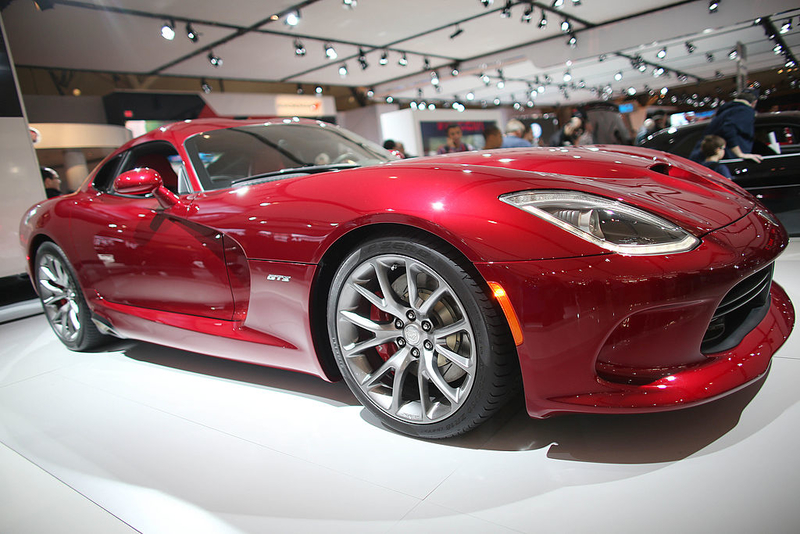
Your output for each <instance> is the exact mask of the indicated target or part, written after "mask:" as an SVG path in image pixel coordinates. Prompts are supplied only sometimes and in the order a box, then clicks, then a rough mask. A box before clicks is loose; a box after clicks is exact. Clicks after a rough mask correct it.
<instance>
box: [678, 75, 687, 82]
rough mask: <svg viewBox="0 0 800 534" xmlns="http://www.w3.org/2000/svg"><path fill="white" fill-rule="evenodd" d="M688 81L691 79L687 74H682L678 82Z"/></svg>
mask: <svg viewBox="0 0 800 534" xmlns="http://www.w3.org/2000/svg"><path fill="white" fill-rule="evenodd" d="M688 80H689V77H688V76H686V75H685V74H681V75H679V76H678V81H679V82H686V81H688Z"/></svg>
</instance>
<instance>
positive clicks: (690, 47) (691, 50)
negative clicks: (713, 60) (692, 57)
mask: <svg viewBox="0 0 800 534" xmlns="http://www.w3.org/2000/svg"><path fill="white" fill-rule="evenodd" d="M695 50H697V47H696V46H695V45H693V44H692V43H690V42H689V41H686V52H687V53H689V54H694V51H695Z"/></svg>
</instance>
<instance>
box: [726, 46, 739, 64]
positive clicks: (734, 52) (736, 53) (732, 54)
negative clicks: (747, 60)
mask: <svg viewBox="0 0 800 534" xmlns="http://www.w3.org/2000/svg"><path fill="white" fill-rule="evenodd" d="M738 58H739V51H738V50H736V49H735V48H734V49H733V50H731V51H730V52H728V59H730V60H731V61H733V60H735V59H738Z"/></svg>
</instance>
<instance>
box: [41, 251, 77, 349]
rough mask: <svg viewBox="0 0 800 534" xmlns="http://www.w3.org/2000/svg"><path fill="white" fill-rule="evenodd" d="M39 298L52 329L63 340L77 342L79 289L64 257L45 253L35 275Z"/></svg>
mask: <svg viewBox="0 0 800 534" xmlns="http://www.w3.org/2000/svg"><path fill="white" fill-rule="evenodd" d="M36 279H37V283H38V285H39V296H40V297H41V298H42V304H43V305H44V311H45V313H46V314H47V318H48V320H49V321H50V324H51V325H53V330H54V331H55V332H56V334H57V335H58V336H59V337H60V338H61V339H62V340H64V341H67V342H74V341H75V340H76V339H77V338H78V336H79V335H80V333H81V321H80V316H79V313H80V308H79V306H80V304H79V302H78V298H79V297H78V288H77V286H76V285H75V282H74V281H73V280H72V278H71V277H70V276H69V274H68V273H67V269H66V267H65V266H64V264H63V263H62V261H61V258H59V257H57V256H55V255H53V254H49V253H47V254H44V255H42V256H41V258H40V260H39V264H38V266H37V273H36Z"/></svg>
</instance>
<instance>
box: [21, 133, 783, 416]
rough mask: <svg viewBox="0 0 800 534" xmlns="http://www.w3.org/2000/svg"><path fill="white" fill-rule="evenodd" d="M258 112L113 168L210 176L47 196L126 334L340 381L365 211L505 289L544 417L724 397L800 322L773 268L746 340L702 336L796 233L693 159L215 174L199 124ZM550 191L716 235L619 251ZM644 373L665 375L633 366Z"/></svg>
mask: <svg viewBox="0 0 800 534" xmlns="http://www.w3.org/2000/svg"><path fill="white" fill-rule="evenodd" d="M256 122H257V121H250V122H242V121H229V120H222V119H214V120H201V121H190V122H186V123H179V124H176V125H172V126H169V127H165V128H161V129H159V130H156V131H154V132H151V133H150V134H147V135H146V136H143V137H142V138H139V139H135V140H133V141H131V142H130V143H128V144H127V145H125V146H123V147H121V148H120V149H119V150H118V151H116V152H115V153H114V154H112V155H111V156H109V158H107V159H106V160H105V162H104V163H103V164H101V165H100V166H99V167H98V168H101V167H103V165H104V164H105V163H108V162H111V161H112V160H114V158H116V157H117V156H118V155H119V154H123V153H125V152H126V151H128V150H129V149H132V148H135V147H139V146H142V145H143V144H144V143H148V142H152V141H164V142H168V143H170V144H171V145H172V146H174V148H175V151H176V152H177V154H178V157H179V158H180V159H181V160H182V161H183V163H184V165H185V169H186V178H187V180H188V182H189V184H190V186H191V187H192V188H193V189H194V192H193V193H190V194H183V195H176V194H174V193H171V192H169V191H166V189H163V187H157V188H155V189H154V190H153V191H154V194H155V196H141V195H139V196H121V195H115V194H109V193H107V192H104V191H101V190H98V189H97V188H95V186H94V185H93V184H94V182H95V178H96V177H97V172H98V171H95V173H93V174H92V175H91V176H90V177H89V178H88V179H87V181H86V183H85V184H84V185H83V186H82V188H81V189H80V190H79V191H78V192H77V193H75V194H73V195H68V196H64V197H60V198H57V199H52V200H50V201H46V202H44V203H41V204H39V205H37V206H36V207H35V208H33V209H32V211H31V212H29V214H28V215H27V216H26V218H25V219H24V220H23V223H22V225H21V242H22V244H23V246H24V247H25V249H26V252H27V253H28V255H29V257H31V258H33V257H35V248H36V246H38V244H39V243H40V242H41V240H43V239H49V240H52V241H55V242H56V243H57V244H59V246H60V247H61V248H62V249H63V250H64V251H65V253H66V255H67V257H68V259H69V261H70V262H71V263H72V265H73V266H74V268H75V270H76V272H77V274H78V278H79V281H80V285H81V287H82V288H83V290H84V293H85V294H86V296H87V298H88V300H89V304H90V306H91V308H92V310H93V312H94V313H95V314H96V315H98V316H99V317H101V318H103V319H104V320H105V321H106V322H107V323H109V324H110V325H112V326H113V328H114V329H115V330H117V331H118V332H119V333H120V334H122V335H124V336H128V337H131V338H136V339H143V340H147V341H152V342H156V343H161V344H164V345H170V346H175V347H180V348H183V349H186V350H192V351H196V352H203V353H207V354H212V355H215V356H220V357H224V358H231V359H237V360H242V361H248V362H253V363H258V364H261V365H270V366H275V367H282V368H286V369H294V370H299V371H302V372H306V373H311V374H315V375H318V376H321V377H323V378H326V379H329V380H332V379H336V378H337V376H336V374H335V372H334V373H331V372H330V371H328V369H327V367H326V365H325V364H324V363H323V361H322V360H321V358H320V355H318V354H317V352H316V351H315V340H316V341H317V343H318V344H319V343H320V342H321V343H322V344H324V343H325V342H326V340H325V333H324V332H315V331H313V328H312V322H311V319H310V316H311V314H312V312H313V311H314V310H313V309H312V303H314V302H319V298H320V295H321V296H322V297H325V296H326V295H327V289H328V288H327V287H320V284H319V283H318V282H319V280H321V279H324V278H322V277H323V276H324V274H325V272H326V270H327V269H330V268H331V267H330V266H329V265H328V263H329V262H330V259H331V258H334V259H335V258H340V257H341V256H340V255H337V254H335V253H334V252H341V251H339V250H338V249H337V247H338V246H339V245H340V244H341V243H344V242H346V241H347V240H348V239H349V237H350V236H352V235H354V234H353V233H352V232H361V231H363V230H364V229H370V231H371V232H372V235H375V234H380V233H381V232H392V231H396V230H397V228H398V227H404V228H413V229H416V230H420V231H424V232H427V233H428V234H431V235H434V236H436V237H437V238H438V239H440V240H441V241H442V242H446V243H447V244H449V246H451V247H453V248H454V249H456V250H457V251H458V252H459V253H460V254H462V255H463V256H464V257H465V258H466V259H467V260H468V261H470V262H472V263H473V264H474V265H475V267H476V268H477V270H478V271H479V272H480V274H481V276H482V277H483V282H486V281H493V282H497V283H499V284H501V285H502V287H503V288H504V289H505V291H506V293H507V295H508V298H509V302H510V303H511V305H512V306H513V310H514V312H515V313H516V315H517V317H518V318H519V320H520V322H521V325H522V329H523V341H522V343H521V344H520V345H519V346H518V348H517V351H518V355H519V359H520V367H521V370H522V375H523V381H524V386H525V397H526V402H527V407H528V411H529V413H530V414H531V415H534V416H539V417H541V416H546V415H550V414H553V413H560V412H569V411H611V412H624V411H647V410H662V409H669V408H672V407H675V406H677V405H683V404H696V403H699V402H705V401H708V400H711V399H713V398H716V397H718V396H720V395H723V394H725V393H726V392H731V391H734V390H735V389H737V388H740V387H742V386H744V385H746V384H748V383H750V382H752V381H753V380H755V379H757V378H758V377H759V376H761V375H762V374H763V373H764V372H766V370H767V368H768V365H769V361H770V357H771V356H772V354H773V353H774V352H775V351H776V350H777V349H778V348H779V347H780V345H781V344H782V343H783V341H784V340H785V339H786V337H788V334H789V332H790V331H791V329H792V326H793V324H794V315H793V310H792V307H791V304H790V303H789V301H788V298H787V297H786V295H785V293H783V291H782V290H781V289H780V288H779V287H778V286H777V285H773V289H772V295H771V302H772V306H771V307H770V311H769V313H768V314H767V316H766V317H765V318H764V319H763V320H762V321H761V322H760V324H759V325H758V326H757V327H756V328H755V329H754V330H752V331H751V332H750V333H749V334H748V335H747V336H746V337H745V339H744V340H743V341H742V342H741V343H740V344H739V345H737V346H736V347H734V348H733V349H731V350H728V351H726V352H724V353H720V354H702V353H701V351H700V344H701V340H702V338H703V335H704V332H705V330H706V329H707V328H708V325H709V322H710V320H711V316H712V315H713V313H714V310H715V309H716V307H717V306H718V305H719V303H720V301H721V300H722V299H723V297H724V296H725V295H726V293H727V292H728V291H729V290H730V289H731V288H732V287H734V286H735V285H736V284H737V283H738V282H740V281H741V280H743V279H745V278H746V277H747V276H748V275H750V274H752V273H754V272H756V271H758V270H760V269H762V268H765V267H766V266H768V265H769V264H770V263H771V262H772V261H774V259H775V258H776V257H777V256H778V255H779V254H780V253H781V251H782V250H783V249H784V247H785V246H786V242H787V236H786V233H785V232H784V231H783V229H782V228H781V227H780V226H778V225H775V224H773V223H772V222H770V221H769V219H768V218H767V217H766V216H764V215H763V214H762V213H761V212H760V211H759V207H758V204H757V202H756V201H755V200H754V199H753V198H752V197H750V196H749V195H748V194H747V193H745V192H743V191H742V190H741V189H739V188H738V187H736V186H735V185H733V184H732V183H730V182H727V181H724V180H722V179H721V178H720V177H719V176H718V175H716V174H714V173H711V172H710V171H708V169H706V168H705V167H702V166H699V165H696V164H693V163H691V162H689V161H687V160H684V159H682V158H678V157H673V156H669V155H666V154H664V153H661V152H656V151H650V150H639V149H631V148H622V147H590V148H573V149H562V148H558V149H538V150H531V149H511V150H502V151H491V152H472V153H465V154H457V155H449V156H443V157H436V158H422V159H418V160H413V159H411V160H403V161H398V162H392V163H388V164H380V165H375V166H372V167H364V168H358V169H352V170H341V171H333V172H326V173H321V174H314V175H308V176H299V177H292V178H284V179H281V180H277V181H272V182H266V183H260V184H253V185H245V186H242V187H236V188H227V189H220V190H215V191H203V190H202V187H201V182H200V180H199V178H198V175H197V173H196V172H195V169H194V168H193V167H192V165H191V161H192V158H191V157H190V154H188V153H187V151H186V147H185V144H184V142H185V140H186V139H187V138H188V137H191V136H193V135H199V134H202V133H203V132H207V131H210V130H214V129H218V128H228V127H231V126H241V125H242V124H251V123H252V124H254V123H256ZM261 122H263V121H261ZM278 122H282V121H278ZM300 124H302V125H309V124H314V122H313V121H300ZM123 176H124V175H123ZM144 181H146V180H144ZM146 189H147V188H144V187H143V189H142V191H141V192H146ZM538 189H565V190H579V191H583V192H587V193H592V194H596V195H600V196H604V197H607V198H612V199H617V200H621V201H623V202H626V203H629V204H632V205H635V206H637V207H639V208H642V209H644V210H647V211H650V212H652V213H655V214H656V215H659V216H661V217H663V218H665V219H667V220H669V221H672V222H674V223H676V224H678V225H679V226H681V227H683V228H684V229H686V230H687V231H688V232H690V233H692V234H693V235H695V236H696V237H698V238H699V239H700V245H699V246H698V247H697V248H695V249H694V250H692V251H689V252H683V253H680V254H670V255H659V256H640V257H633V256H623V255H619V254H612V253H609V252H608V251H607V250H605V249H602V248H600V247H598V246H596V245H594V244H592V243H590V242H588V241H584V240H583V239H580V238H578V237H576V236H574V235H572V234H569V233H567V232H564V231H562V230H560V229H558V228H556V227H555V226H553V225H551V224H550V223H548V222H546V221H544V220H542V219H539V218H538V217H535V216H532V215H530V214H528V213H526V212H524V211H522V210H520V209H517V208H515V207H512V206H509V205H508V204H505V203H503V202H501V201H499V200H498V197H499V196H500V195H503V194H505V193H510V192H516V191H525V190H538ZM161 190H163V191H165V192H166V193H164V194H162V195H160V196H159V194H158V191H161ZM170 195H171V196H170ZM333 268H335V265H334V266H333ZM320 292H321V293H320ZM487 292H488V288H487ZM315 299H316V300H315ZM315 336H316V339H315ZM320 336H322V337H321V338H320ZM320 340H321V341H320ZM637 372H640V375H639V378H641V376H642V375H645V376H647V377H649V378H652V380H654V381H650V382H649V383H647V384H642V385H634V384H631V383H627V382H626V379H630V378H631V376H632V375H633V374H636V373H637ZM648 373H651V375H648ZM665 373H666V374H665ZM628 382H630V380H628Z"/></svg>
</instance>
